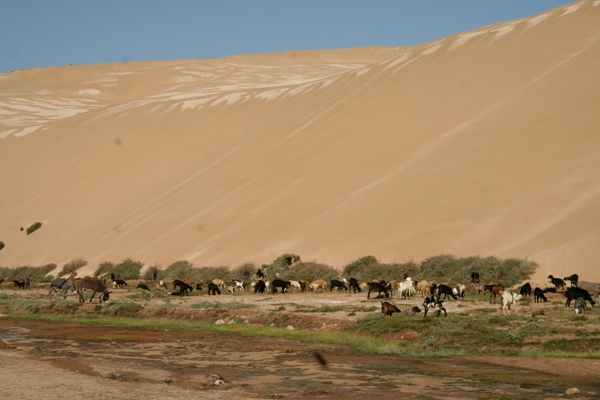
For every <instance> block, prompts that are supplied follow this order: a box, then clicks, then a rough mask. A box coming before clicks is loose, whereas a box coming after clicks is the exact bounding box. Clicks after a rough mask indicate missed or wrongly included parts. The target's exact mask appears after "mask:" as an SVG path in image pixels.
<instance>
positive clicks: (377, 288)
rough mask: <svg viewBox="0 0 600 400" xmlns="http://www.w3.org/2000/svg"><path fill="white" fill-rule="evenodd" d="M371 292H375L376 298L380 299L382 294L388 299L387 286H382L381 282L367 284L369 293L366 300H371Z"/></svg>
mask: <svg viewBox="0 0 600 400" xmlns="http://www.w3.org/2000/svg"><path fill="white" fill-rule="evenodd" d="M371 292H377V297H378V298H379V297H381V293H383V294H384V295H385V297H390V293H389V291H388V288H387V285H385V284H382V283H381V282H369V293H367V299H370V298H371Z"/></svg>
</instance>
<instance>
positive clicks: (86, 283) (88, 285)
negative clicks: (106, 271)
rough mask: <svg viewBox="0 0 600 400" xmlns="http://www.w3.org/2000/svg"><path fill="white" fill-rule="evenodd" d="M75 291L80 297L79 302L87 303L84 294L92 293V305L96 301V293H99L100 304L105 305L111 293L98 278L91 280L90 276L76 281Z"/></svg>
mask: <svg viewBox="0 0 600 400" xmlns="http://www.w3.org/2000/svg"><path fill="white" fill-rule="evenodd" d="M75 289H76V290H77V294H78V295H79V302H80V303H85V298H84V295H83V294H84V292H92V297H90V303H91V302H92V300H93V299H94V296H95V295H96V293H98V299H99V302H100V303H105V302H107V301H108V298H109V294H110V293H111V292H109V291H108V289H107V288H106V285H105V284H104V283H103V282H102V281H101V280H100V279H98V278H90V277H88V276H86V277H84V278H81V279H79V280H78V281H75Z"/></svg>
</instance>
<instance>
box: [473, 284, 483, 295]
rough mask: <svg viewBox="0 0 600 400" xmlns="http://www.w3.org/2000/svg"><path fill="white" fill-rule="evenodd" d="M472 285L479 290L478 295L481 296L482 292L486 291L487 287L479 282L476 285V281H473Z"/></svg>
mask: <svg viewBox="0 0 600 400" xmlns="http://www.w3.org/2000/svg"><path fill="white" fill-rule="evenodd" d="M471 286H473V289H475V290H476V291H477V296H479V295H480V294H481V292H484V293H485V288H484V287H483V285H482V284H480V283H478V284H477V285H476V284H474V283H471Z"/></svg>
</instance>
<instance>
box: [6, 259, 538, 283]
mask: <svg viewBox="0 0 600 400" xmlns="http://www.w3.org/2000/svg"><path fill="white" fill-rule="evenodd" d="M85 265H87V262H86V261H85V260H82V259H76V260H73V261H71V262H69V263H67V264H65V266H64V267H63V269H62V270H61V271H60V272H59V273H58V275H57V277H63V276H66V275H69V276H75V275H76V274H77V272H76V271H77V270H78V269H79V268H81V267H83V266H85ZM143 267H144V263H143V262H141V261H136V260H132V259H130V258H128V259H125V260H123V261H122V262H120V263H118V264H115V263H113V262H110V261H106V262H103V263H101V264H100V265H99V266H98V268H97V269H96V271H95V272H94V276H97V277H99V278H108V277H110V274H114V275H115V276H116V277H119V278H121V279H126V280H127V279H143V280H148V281H151V280H154V278H155V277H156V278H157V279H162V280H167V281H169V280H173V279H184V280H187V279H190V280H195V281H209V280H212V279H215V278H219V279H223V280H224V281H226V282H228V281H231V280H232V279H244V277H245V276H249V277H251V278H253V277H254V276H255V274H256V271H257V270H258V267H257V266H256V265H255V264H253V263H246V264H242V265H240V266H239V267H236V268H229V267H227V266H219V267H196V266H194V265H193V264H192V263H190V262H189V261H177V262H175V263H173V264H171V265H169V266H168V267H167V268H162V267H161V266H159V265H154V266H150V267H148V268H146V269H145V270H144V272H143V273H142V269H143ZM55 268H56V265H55V264H48V265H46V266H43V267H19V268H3V267H0V277H4V278H5V279H7V280H10V279H23V278H26V277H30V278H33V279H37V280H49V279H52V276H47V274H48V273H49V272H50V271H52V270H54V269H55ZM260 268H261V269H262V270H263V271H264V272H265V274H266V279H268V280H273V279H275V278H276V277H280V278H281V279H288V280H291V279H294V280H302V281H307V282H310V281H313V280H315V279H325V280H327V281H329V280H331V279H339V278H343V277H345V278H350V277H354V278H356V279H358V280H359V281H371V280H373V279H378V280H379V279H385V280H387V281H390V280H397V279H403V278H404V276H405V275H408V276H411V277H412V278H413V279H414V280H420V279H428V280H436V281H438V282H444V283H456V282H468V281H470V279H471V273H472V272H474V271H476V272H479V274H480V277H481V280H482V281H483V282H495V283H502V284H503V285H505V286H507V287H510V286H514V285H516V284H517V283H519V282H523V281H524V280H526V279H527V278H529V277H530V276H531V275H532V274H533V273H534V272H535V271H536V269H537V268H538V264H537V263H536V262H535V261H531V260H527V259H517V258H508V259H500V258H497V257H494V256H490V257H480V256H473V257H462V258H457V257H455V256H452V255H447V254H445V255H439V256H435V257H431V258H428V259H426V260H423V261H422V262H421V263H416V262H414V261H409V262H406V263H391V264H390V263H382V262H379V261H378V260H377V258H375V257H374V256H365V257H361V258H359V259H357V260H355V261H353V262H351V263H350V264H348V265H346V266H345V267H344V268H343V269H342V271H340V270H338V269H336V268H335V267H333V266H330V265H326V264H321V263H317V262H313V261H310V262H303V261H300V257H299V256H296V255H294V254H283V255H281V256H280V257H278V258H276V259H275V260H274V261H273V262H272V263H271V264H263V265H261V267H260ZM246 281H248V279H246Z"/></svg>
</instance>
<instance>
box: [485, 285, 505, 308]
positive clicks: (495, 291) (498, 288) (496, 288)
mask: <svg viewBox="0 0 600 400" xmlns="http://www.w3.org/2000/svg"><path fill="white" fill-rule="evenodd" d="M503 290H504V286H502V285H493V284H492V285H483V293H485V292H490V304H492V297H494V304H496V296H500V295H501V294H502V291H503Z"/></svg>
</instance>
